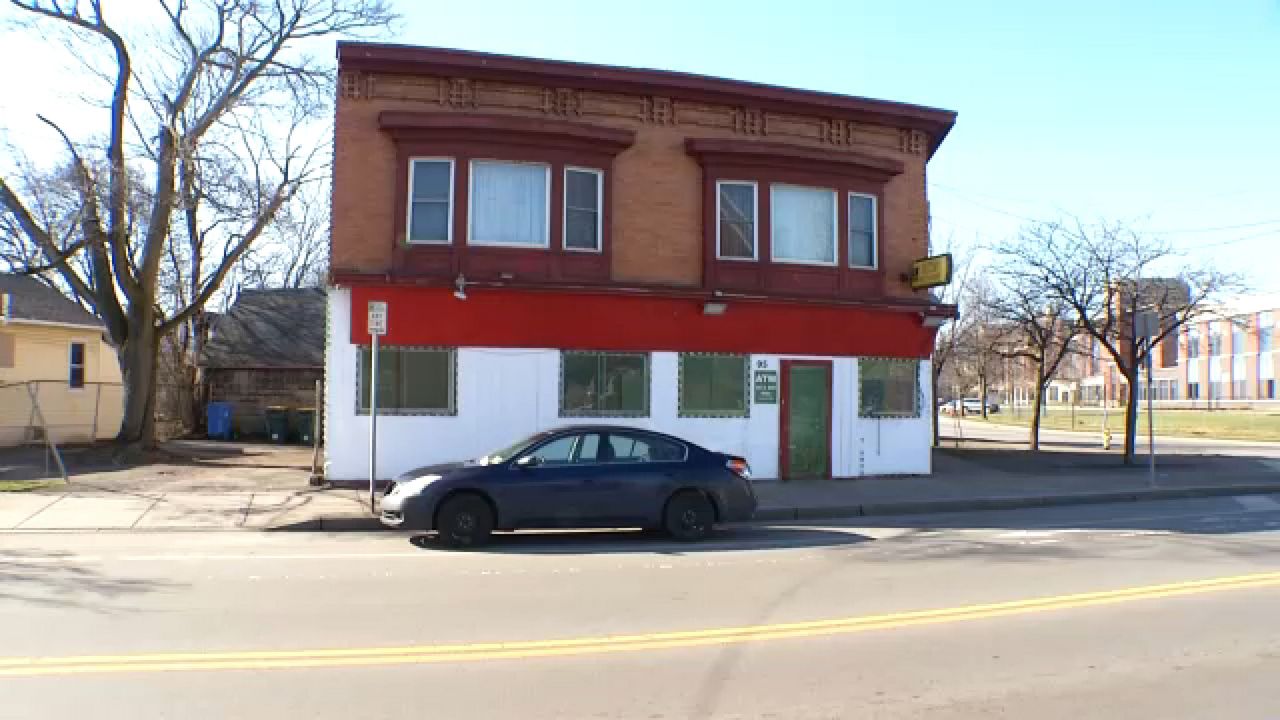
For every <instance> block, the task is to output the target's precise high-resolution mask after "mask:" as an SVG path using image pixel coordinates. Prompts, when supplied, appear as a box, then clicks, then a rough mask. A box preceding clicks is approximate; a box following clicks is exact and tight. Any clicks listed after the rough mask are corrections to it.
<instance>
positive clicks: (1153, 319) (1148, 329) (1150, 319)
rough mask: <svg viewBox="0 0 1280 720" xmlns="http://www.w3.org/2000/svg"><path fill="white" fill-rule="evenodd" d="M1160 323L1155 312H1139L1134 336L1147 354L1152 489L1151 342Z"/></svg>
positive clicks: (1154, 434)
mask: <svg viewBox="0 0 1280 720" xmlns="http://www.w3.org/2000/svg"><path fill="white" fill-rule="evenodd" d="M1159 322H1160V318H1159V317H1158V316H1157V315H1156V314H1155V313H1153V312H1145V311H1143V312H1138V313H1136V314H1135V315H1134V318H1133V325H1134V328H1133V331H1134V332H1133V334H1134V337H1135V338H1137V340H1138V347H1145V348H1146V352H1147V354H1146V357H1145V358H1144V360H1145V362H1144V363H1143V365H1144V366H1145V369H1146V371H1147V466H1148V472H1149V473H1150V476H1151V477H1150V482H1151V486H1152V487H1155V485H1156V431H1155V423H1156V419H1155V416H1154V415H1153V414H1152V408H1153V405H1152V403H1151V368H1152V364H1151V353H1152V352H1153V351H1154V350H1155V347H1154V346H1153V345H1152V342H1151V341H1152V339H1153V338H1155V336H1156V332H1157V331H1158V330H1159V327H1160V325H1159Z"/></svg>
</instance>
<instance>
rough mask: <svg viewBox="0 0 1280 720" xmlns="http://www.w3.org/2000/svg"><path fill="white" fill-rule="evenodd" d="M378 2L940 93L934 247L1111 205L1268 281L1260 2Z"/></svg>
mask: <svg viewBox="0 0 1280 720" xmlns="http://www.w3.org/2000/svg"><path fill="white" fill-rule="evenodd" d="M149 1H150V0H129V2H126V3H123V4H138V3H145V2H149ZM107 2H108V3H109V5H108V7H109V8H110V7H111V3H112V0H107ZM115 4H122V3H121V2H120V0H115ZM398 9H399V11H400V12H401V13H402V14H403V16H404V17H403V21H402V22H401V23H400V25H399V26H398V27H397V28H396V29H395V31H394V32H393V33H391V34H390V35H388V36H387V37H385V38H378V39H385V40H387V41H391V42H399V43H406V44H420V45H434V46H442V47H454V48H462V49H468V50H481V51H489V52H500V53H507V54H514V55H529V56H536V57H544V58H553V59H560V60H576V61H584V62H595V63H605V64H614V65H623V66H635V67H649V68H659V69H666V70H678V71H685V72H695V73H702V74H708V75H716V76H722V77H729V78H735V79H742V80H751V81H756V82H763V83H771V84H777V85H786V86H792V87H800V88H806V89H812V90H822V91H828V92H836V93H843V94H849V95H860V96H865V97H873V98H882V99H887V100H896V101H902V102H910V103H918V104H922V105H930V106H934V107H941V108H946V109H949V110H954V111H956V112H957V113H958V114H959V118H958V120H957V122H956V126H955V128H954V129H953V130H952V132H951V134H950V135H949V136H948V137H947V139H946V141H945V142H944V143H943V144H942V147H941V148H940V149H939V151H938V152H937V154H936V155H935V156H934V158H933V160H932V161H931V162H930V165H929V174H928V177H929V199H930V207H931V212H932V219H933V226H932V227H933V241H934V244H935V247H937V248H948V247H954V248H956V249H958V250H961V251H966V252H969V253H970V254H972V253H973V251H972V250H971V248H973V247H977V246H982V245H990V244H992V243H996V242H999V241H1000V240H1002V239H1005V238H1007V237H1010V236H1011V235H1013V234H1015V233H1016V232H1017V231H1018V229H1019V227H1020V226H1022V225H1024V224H1026V223H1027V222H1029V221H1032V220H1054V219H1061V218H1065V217H1069V216H1074V217H1079V218H1082V219H1084V220H1086V221H1095V220H1103V219H1105V220H1109V221H1124V222H1127V223H1130V224H1131V225H1133V226H1134V227H1136V228H1139V229H1142V230H1144V231H1146V232H1150V233H1152V234H1157V235H1160V236H1162V237H1164V238H1166V239H1168V240H1169V241H1170V242H1171V243H1173V245H1174V246H1175V247H1176V248H1177V249H1178V250H1179V251H1180V252H1182V253H1184V258H1185V260H1186V262H1187V263H1190V264H1194V265H1197V266H1205V265H1213V266H1215V267H1217V268H1219V269H1223V270H1226V271H1230V272H1239V273H1241V274H1243V275H1244V276H1245V278H1246V280H1247V281H1248V282H1249V283H1250V285H1251V286H1252V287H1253V288H1255V289H1257V290H1260V291H1268V292H1276V291H1280V0H1217V1H1211V0H1162V1H1154V0H1151V1H1149V0H1077V1H1076V2H1071V3H1050V2H1028V1H1026V0H1021V1H1019V0H1006V1H1003V2H1001V1H996V0H988V1H983V0H970V1H968V2H955V0H913V1H912V2H899V1H895V0H880V1H879V2H864V1H861V0H843V1H840V2H834V1H833V2H827V1H825V0H790V1H789V2H768V1H766V0H759V1H752V0H736V1H733V2H726V1H722V0H683V1H675V0H645V1H644V2H634V1H631V2H608V1H606V0H595V1H594V2H587V1H585V0H538V1H533V0H472V1H469V2H464V1H458V0H420V1H419V2H410V1H408V0H401V2H399V3H398ZM2 19H3V14H2V13H0V20H2ZM33 51H35V52H36V53H38V54H37V55H36V56H35V57H40V55H39V54H41V53H42V54H44V55H46V56H47V55H49V54H50V53H52V52H56V51H57V48H56V47H53V48H50V47H49V46H47V45H45V44H44V41H43V40H42V39H41V38H39V37H31V36H30V35H29V34H28V35H19V34H15V33H14V32H13V31H7V32H6V31H3V30H0V67H4V68H7V69H8V70H7V71H5V72H3V73H0V128H6V129H8V132H7V133H4V134H3V135H0V140H7V141H8V142H10V143H19V142H21V141H23V140H24V139H25V136H26V134H28V133H32V132H39V131H38V129H37V126H35V125H34V124H33V123H32V120H33V114H34V112H36V111H37V110H38V109H39V108H42V107H45V106H47V105H49V104H50V103H56V102H57V101H58V96H59V93H63V92H65V89H66V88H67V79H68V75H67V73H68V72H69V66H68V65H67V64H66V63H58V62H33V60H34V57H33V55H32V54H31V53H32V52H33ZM14 68H22V70H23V71H22V72H21V73H18V72H14V71H13V69H14ZM3 132H4V131H3V130H0V133H3ZM50 147H51V148H52V150H56V146H50ZM979 255H980V257H981V254H980V253H979Z"/></svg>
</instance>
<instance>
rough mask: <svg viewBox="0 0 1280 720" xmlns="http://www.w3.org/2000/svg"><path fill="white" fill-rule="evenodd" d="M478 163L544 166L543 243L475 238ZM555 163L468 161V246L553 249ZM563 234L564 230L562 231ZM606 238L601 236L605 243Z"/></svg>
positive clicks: (475, 159) (491, 159)
mask: <svg viewBox="0 0 1280 720" xmlns="http://www.w3.org/2000/svg"><path fill="white" fill-rule="evenodd" d="M476 163H493V164H496V165H535V166H538V167H541V168H542V171H543V175H544V177H545V178H546V194H545V197H544V198H543V204H544V206H545V209H546V212H545V220H546V223H545V226H544V228H543V237H544V238H545V241H544V242H543V244H541V245H517V244H512V243H502V242H484V241H479V240H476V239H475V227H476V192H475V190H476ZM554 165H555V163H553V162H551V161H546V160H507V159H504V158H494V157H482V158H481V157H474V158H471V159H470V160H469V161H468V162H467V242H466V244H467V246H469V247H482V248H505V249H508V250H550V249H551V194H552V192H551V191H552V188H553V183H554V175H553V174H552V168H553V166H554ZM562 234H563V232H562ZM603 240H604V238H603V237H602V238H601V243H602V244H603Z"/></svg>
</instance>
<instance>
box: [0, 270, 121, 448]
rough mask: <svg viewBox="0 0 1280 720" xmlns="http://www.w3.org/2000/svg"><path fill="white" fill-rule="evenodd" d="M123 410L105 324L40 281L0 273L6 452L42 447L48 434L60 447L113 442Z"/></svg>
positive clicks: (0, 414)
mask: <svg viewBox="0 0 1280 720" xmlns="http://www.w3.org/2000/svg"><path fill="white" fill-rule="evenodd" d="M37 407H38V412H37ZM123 407H124V406H123V395H122V392H121V385H120V364H119V361H118V360H117V358H116V352H115V348H113V347H111V345H109V344H108V343H107V342H106V341H105V340H104V339H103V326H102V323H101V322H100V321H99V320H98V319H97V318H95V317H94V316H93V315H91V314H89V313H88V312H86V311H85V310H84V309H83V308H81V307H80V306H79V305H77V304H75V303H74V302H72V301H71V300H68V299H67V298H65V297H63V295H62V294H61V293H59V292H58V291H57V290H54V289H53V288H51V287H49V286H47V285H45V284H43V283H41V282H40V281H39V280H37V279H36V278H34V277H31V276H28V275H10V274H0V447H5V446H12V445H19V444H21V443H24V442H42V441H43V440H44V438H45V434H44V433H45V429H46V427H47V429H48V433H49V437H51V438H52V439H53V440H54V441H55V442H59V443H66V442H89V441H91V440H95V439H106V438H112V437H115V435H116V433H117V432H118V431H119V430H120V418H121V413H122V412H123ZM41 415H43V423H41V420H40V417H41Z"/></svg>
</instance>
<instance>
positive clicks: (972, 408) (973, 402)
mask: <svg viewBox="0 0 1280 720" xmlns="http://www.w3.org/2000/svg"><path fill="white" fill-rule="evenodd" d="M960 402H962V403H963V404H964V412H965V414H966V415H981V414H982V401H981V400H979V399H978V398H965V399H964V400H961V401H960ZM987 412H988V413H996V412H1000V406H999V405H997V404H995V403H993V402H991V401H990V400H988V401H987Z"/></svg>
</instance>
